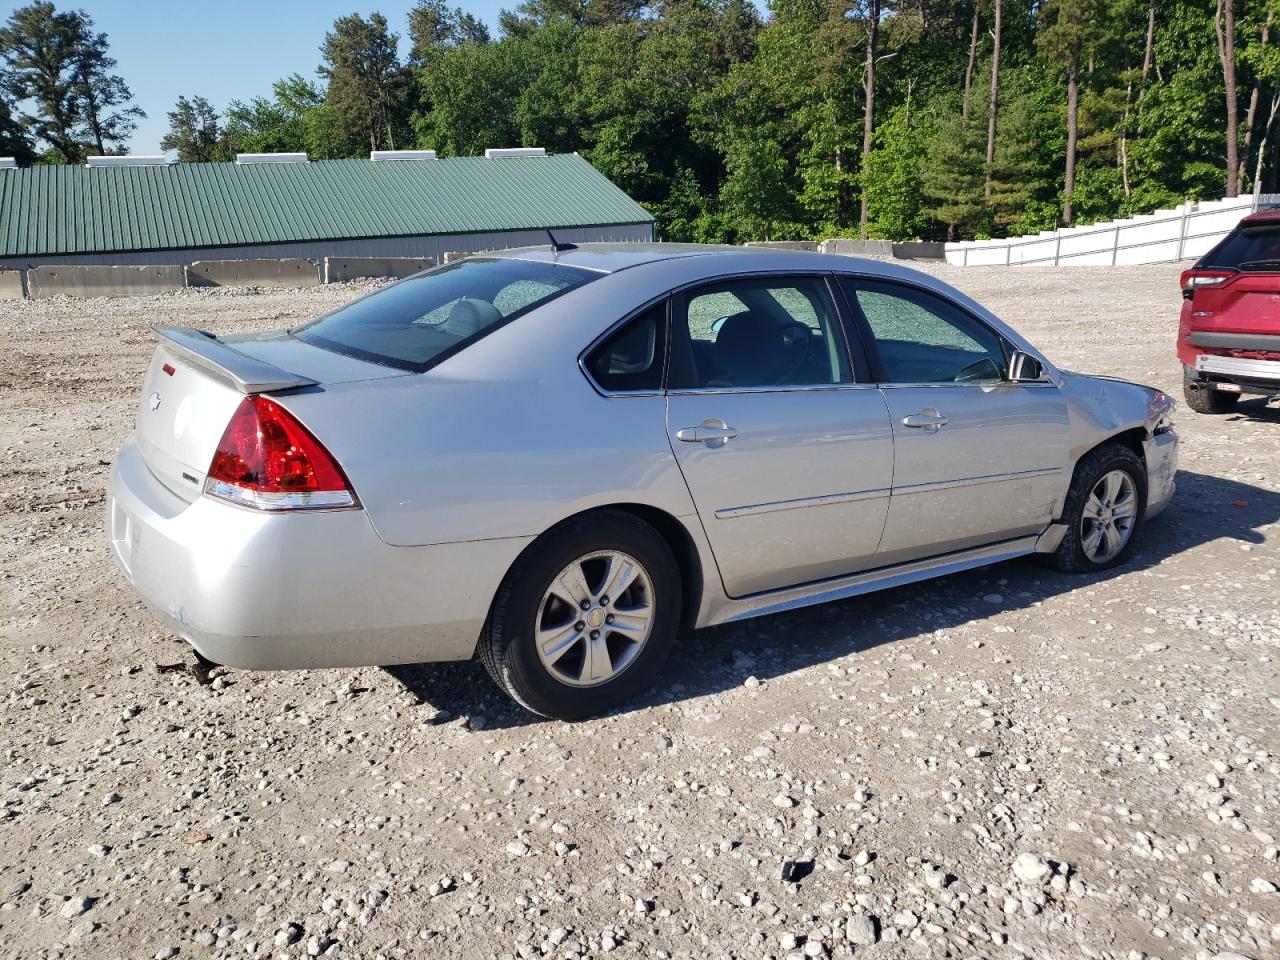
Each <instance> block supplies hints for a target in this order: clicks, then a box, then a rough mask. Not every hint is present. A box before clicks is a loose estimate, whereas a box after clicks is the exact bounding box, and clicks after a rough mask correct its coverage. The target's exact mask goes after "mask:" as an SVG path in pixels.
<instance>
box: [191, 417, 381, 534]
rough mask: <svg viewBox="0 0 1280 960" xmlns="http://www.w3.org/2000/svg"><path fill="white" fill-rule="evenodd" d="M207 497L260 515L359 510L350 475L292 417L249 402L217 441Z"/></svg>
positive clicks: (210, 468) (206, 490)
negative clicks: (316, 510) (320, 509)
mask: <svg viewBox="0 0 1280 960" xmlns="http://www.w3.org/2000/svg"><path fill="white" fill-rule="evenodd" d="M204 492H205V493H207V494H209V495H211V496H214V497H219V498H221V499H223V500H230V501H231V502H232V503H239V504H243V505H244V506H249V507H256V508H257V509H259V510H305V509H317V508H325V509H330V510H332V509H335V508H341V507H355V506H358V505H359V504H358V503H357V501H356V496H355V491H353V490H352V489H351V484H350V482H349V481H348V480H347V477H346V474H344V473H343V472H342V468H341V467H339V466H338V462H337V461H336V460H334V459H333V455H332V454H331V453H329V451H328V450H326V449H325V448H324V444H322V443H321V442H320V441H319V440H317V439H316V438H315V436H313V435H312V433H311V431H310V430H308V429H307V428H306V427H304V426H303V425H302V424H301V423H299V422H298V420H297V418H295V417H294V416H293V414H291V413H289V411H288V410H285V409H284V408H283V407H281V406H280V405H279V404H277V403H275V402H273V401H271V400H269V399H268V398H266V397H263V396H250V397H245V398H244V400H243V401H241V403H240V406H239V407H237V408H236V412H235V414H234V415H233V416H232V417H231V422H230V423H228V424H227V429H226V430H225V431H224V432H223V434H222V439H221V440H220V441H218V449H217V451H216V452H215V453H214V455H213V462H212V463H211V464H210V465H209V474H208V476H207V477H206V478H205V482H204Z"/></svg>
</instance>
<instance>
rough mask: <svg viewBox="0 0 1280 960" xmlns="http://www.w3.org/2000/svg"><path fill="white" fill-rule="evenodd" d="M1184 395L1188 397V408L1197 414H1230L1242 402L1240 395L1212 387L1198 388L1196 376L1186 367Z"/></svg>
mask: <svg viewBox="0 0 1280 960" xmlns="http://www.w3.org/2000/svg"><path fill="white" fill-rule="evenodd" d="M1182 395H1183V396H1184V397H1186V400H1187V406H1188V407H1190V408H1191V409H1192V410H1194V411H1195V412H1196V413H1211V414H1223V413H1230V412H1231V411H1233V410H1234V409H1235V408H1236V404H1237V403H1239V402H1240V394H1238V393H1228V392H1227V391H1225V390H1214V389H1213V388H1212V387H1197V386H1196V378H1195V375H1194V374H1193V373H1192V372H1191V369H1190V368H1189V367H1186V366H1184V367H1183V368H1182Z"/></svg>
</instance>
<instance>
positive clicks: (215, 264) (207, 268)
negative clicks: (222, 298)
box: [187, 257, 320, 287]
mask: <svg viewBox="0 0 1280 960" xmlns="http://www.w3.org/2000/svg"><path fill="white" fill-rule="evenodd" d="M319 284H320V263H319V261H317V260H306V259H303V258H301V257H297V258H292V259H282V260H197V261H196V262H195V263H193V264H191V265H190V266H188V267H187V286H189V287H315V286H318V285H319Z"/></svg>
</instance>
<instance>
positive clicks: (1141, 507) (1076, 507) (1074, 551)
mask: <svg viewBox="0 0 1280 960" xmlns="http://www.w3.org/2000/svg"><path fill="white" fill-rule="evenodd" d="M1146 503H1147V470H1146V466H1145V465H1144V464H1143V462H1142V458H1140V457H1139V456H1138V455H1137V454H1135V453H1134V452H1133V451H1132V450H1130V449H1129V448H1128V447H1123V446H1120V445H1119V444H1109V445H1107V446H1105V447H1100V448H1099V449H1097V450H1094V451H1093V452H1092V453H1090V454H1087V455H1086V456H1085V457H1083V458H1082V459H1081V460H1080V463H1079V464H1077V465H1076V472H1075V475H1074V477H1073V478H1072V480H1071V489H1070V490H1069V491H1068V492H1067V501H1066V504H1065V506H1064V507H1063V511H1062V519H1063V522H1064V523H1066V524H1067V534H1066V536H1065V537H1063V539H1062V543H1061V544H1060V545H1059V546H1058V549H1057V552H1056V553H1055V554H1054V555H1053V559H1054V562H1055V564H1056V565H1057V567H1058V569H1059V570H1063V571H1065V572H1067V573H1077V572H1078V573H1090V572H1093V571H1095V570H1106V569H1107V568H1108V567H1114V566H1116V565H1117V564H1121V563H1124V562H1125V561H1126V560H1127V559H1129V554H1130V553H1132V552H1133V544H1134V541H1135V540H1136V539H1137V536H1138V531H1139V530H1141V528H1142V520H1143V515H1144V513H1145V510H1146Z"/></svg>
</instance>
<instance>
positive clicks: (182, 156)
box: [160, 97, 232, 163]
mask: <svg viewBox="0 0 1280 960" xmlns="http://www.w3.org/2000/svg"><path fill="white" fill-rule="evenodd" d="M160 149H161V150H176V151H177V153H178V160H179V161H181V162H182V163H207V162H209V161H211V160H230V159H232V156H231V153H230V150H228V148H227V143H226V141H225V140H224V139H223V136H222V132H221V130H220V129H219V128H218V111H216V110H214V109H213V106H212V104H210V103H209V101H208V100H206V99H205V98H204V97H192V98H191V99H190V100H188V99H187V98H186V97H179V98H178V102H177V103H176V104H175V105H174V108H173V109H172V110H170V111H169V132H168V133H166V134H165V135H164V138H163V139H162V140H161V141H160Z"/></svg>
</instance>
